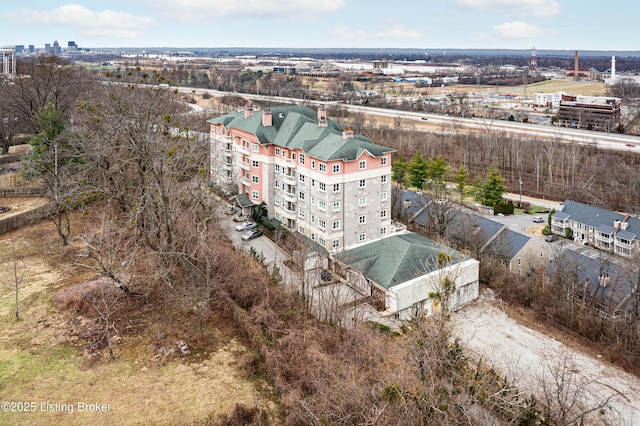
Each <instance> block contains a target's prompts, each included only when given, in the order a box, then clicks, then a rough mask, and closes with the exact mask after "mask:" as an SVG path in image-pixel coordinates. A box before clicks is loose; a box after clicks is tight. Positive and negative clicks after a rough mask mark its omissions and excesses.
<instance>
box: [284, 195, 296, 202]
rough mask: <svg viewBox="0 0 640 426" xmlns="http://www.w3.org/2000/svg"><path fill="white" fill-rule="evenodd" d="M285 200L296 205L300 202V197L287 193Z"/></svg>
mask: <svg viewBox="0 0 640 426" xmlns="http://www.w3.org/2000/svg"><path fill="white" fill-rule="evenodd" d="M283 198H284V199H285V200H287V201H290V202H292V203H295V202H296V201H297V200H298V195H297V194H296V193H295V192H285V193H284V197H283Z"/></svg>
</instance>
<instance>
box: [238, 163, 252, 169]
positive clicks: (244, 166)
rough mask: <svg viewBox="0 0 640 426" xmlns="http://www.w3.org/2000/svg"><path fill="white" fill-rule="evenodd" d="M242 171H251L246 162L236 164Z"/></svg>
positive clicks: (249, 165)
mask: <svg viewBox="0 0 640 426" xmlns="http://www.w3.org/2000/svg"><path fill="white" fill-rule="evenodd" d="M238 164H239V165H240V168H241V169H242V170H246V171H251V164H250V163H249V162H248V161H240V162H238Z"/></svg>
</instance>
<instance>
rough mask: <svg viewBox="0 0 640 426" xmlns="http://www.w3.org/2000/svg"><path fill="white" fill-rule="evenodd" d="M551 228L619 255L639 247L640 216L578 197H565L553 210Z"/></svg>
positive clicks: (554, 231)
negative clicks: (586, 201)
mask: <svg viewBox="0 0 640 426" xmlns="http://www.w3.org/2000/svg"><path fill="white" fill-rule="evenodd" d="M551 231H552V232H553V233H554V234H557V235H561V236H564V237H569V238H573V240H574V242H576V243H578V244H588V245H590V246H593V247H596V248H599V249H601V250H605V251H608V252H611V253H614V254H617V255H620V256H625V257H631V256H633V255H635V254H637V253H638V252H639V250H640V239H639V238H640V237H639V235H640V220H638V219H637V218H634V217H630V216H629V215H627V214H622V213H616V212H612V211H609V210H605V209H602V208H599V207H594V206H589V205H587V204H583V203H578V202H576V201H571V200H565V202H564V203H563V204H562V205H561V207H560V208H559V209H558V210H557V211H556V212H554V213H553V215H552V216H551Z"/></svg>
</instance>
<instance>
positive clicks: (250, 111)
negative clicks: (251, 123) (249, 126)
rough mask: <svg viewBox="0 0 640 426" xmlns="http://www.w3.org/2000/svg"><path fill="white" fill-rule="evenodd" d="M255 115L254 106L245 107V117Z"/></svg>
mask: <svg viewBox="0 0 640 426" xmlns="http://www.w3.org/2000/svg"><path fill="white" fill-rule="evenodd" d="M252 115H253V108H252V107H246V108H245V109H244V118H249V117H251V116H252Z"/></svg>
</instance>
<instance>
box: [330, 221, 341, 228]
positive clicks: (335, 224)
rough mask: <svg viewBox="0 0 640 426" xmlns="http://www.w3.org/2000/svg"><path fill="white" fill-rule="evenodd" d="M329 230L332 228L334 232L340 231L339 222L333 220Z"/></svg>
mask: <svg viewBox="0 0 640 426" xmlns="http://www.w3.org/2000/svg"><path fill="white" fill-rule="evenodd" d="M331 228H333V229H334V230H337V229H340V221H339V220H334V221H333V223H332V224H331Z"/></svg>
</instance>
